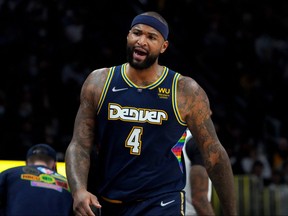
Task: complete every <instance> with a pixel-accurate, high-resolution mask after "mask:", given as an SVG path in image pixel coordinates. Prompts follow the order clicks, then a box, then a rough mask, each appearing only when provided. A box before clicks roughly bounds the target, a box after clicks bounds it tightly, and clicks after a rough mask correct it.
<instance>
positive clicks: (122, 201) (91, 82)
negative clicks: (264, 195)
mask: <svg viewBox="0 0 288 216" xmlns="http://www.w3.org/2000/svg"><path fill="white" fill-rule="evenodd" d="M111 28H112V29H113V27H111ZM168 34H169V28H168V24H167V22H166V20H165V19H164V18H163V17H162V16H161V15H160V14H158V13H156V12H151V11H150V12H146V13H142V14H140V15H137V16H136V17H135V18H134V19H133V21H132V23H131V28H130V31H129V32H128V35H127V62H126V63H123V64H121V65H117V66H113V67H110V68H101V69H97V70H95V71H93V72H92V73H91V74H90V75H89V76H88V77H87V79H86V80H85V82H84V84H83V86H82V89H81V94H80V106H79V109H78V112H77V115H76V119H75V124H74V132H73V137H72V140H71V142H70V144H69V146H68V148H67V151H66V156H65V160H66V173H67V178H68V182H69V185H70V187H71V192H72V194H73V198H74V204H73V207H74V213H75V215H94V213H93V208H91V206H94V207H96V208H97V209H101V212H102V216H111V215H113V216H118V215H119V216H138V215H141V216H148V215H165V216H168V215H171V216H172V215H173V216H177V215H179V216H180V215H184V213H185V193H184V191H183V189H184V187H185V182H186V180H185V164H184V161H183V157H182V148H183V145H184V141H185V138H186V128H187V127H188V128H189V130H190V131H191V133H192V134H193V136H194V138H195V140H196V142H197V143H198V147H199V150H200V152H201V153H202V156H203V159H204V162H205V167H206V169H207V171H208V174H209V176H210V178H211V180H212V182H213V184H214V186H215V189H216V190H217V193H218V196H219V199H220V202H221V204H222V208H223V212H224V214H225V215H235V214H236V201H235V193H234V182H233V173H232V168H231V164H230V160H229V157H228V155H227V152H226V151H225V149H224V148H223V146H222V145H221V143H220V141H219V139H218V137H217V135H216V132H215V128H214V125H213V122H212V120H211V110H210V106H209V100H208V98H207V95H206V93H205V91H204V90H203V89H202V88H201V87H200V86H199V85H198V84H197V82H195V80H193V79H192V78H190V77H186V76H182V75H181V74H179V73H177V72H175V71H173V70H171V69H170V68H168V67H166V66H163V65H160V64H158V57H159V55H160V54H162V53H164V52H165V51H166V49H167V48H168V45H169V42H168ZM94 147H96V148H97V154H98V155H97V169H95V172H96V173H95V175H96V178H97V179H96V180H95V185H96V192H95V193H93V194H92V193H91V192H90V191H88V190H87V182H88V175H89V169H90V160H91V159H90V157H91V151H92V149H93V148H94ZM91 172H92V171H91Z"/></svg>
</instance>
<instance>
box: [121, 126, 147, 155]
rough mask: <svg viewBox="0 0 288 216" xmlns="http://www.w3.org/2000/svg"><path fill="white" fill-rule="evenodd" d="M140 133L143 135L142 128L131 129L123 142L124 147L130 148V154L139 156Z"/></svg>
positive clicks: (140, 145)
mask: <svg viewBox="0 0 288 216" xmlns="http://www.w3.org/2000/svg"><path fill="white" fill-rule="evenodd" d="M142 133H143V128H142V127H133V128H132V130H131V131H130V133H129V135H128V137H127V139H126V141H125V147H127V148H130V154H133V155H140V153H141V147H142V141H141V136H142Z"/></svg>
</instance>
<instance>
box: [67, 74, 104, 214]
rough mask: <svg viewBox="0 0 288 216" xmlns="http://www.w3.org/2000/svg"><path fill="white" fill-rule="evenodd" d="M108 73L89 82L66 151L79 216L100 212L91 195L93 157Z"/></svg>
mask: <svg viewBox="0 0 288 216" xmlns="http://www.w3.org/2000/svg"><path fill="white" fill-rule="evenodd" d="M107 71H108V69H100V70H96V71H93V72H92V73H91V74H90V75H89V76H88V77H87V79H86V80H85V82H84V84H83V86H82V89H81V95H80V106H79V109H78V112H77V115H76V119H75V123H74V131H73V137H72V140H71V142H70V144H69V146H68V148H67V150H66V155H65V162H66V174H67V179H68V183H69V186H70V189H71V193H72V195H73V199H74V204H73V209H74V213H75V215H93V212H92V210H91V209H90V205H94V206H96V207H97V208H100V207H101V205H100V204H99V202H98V200H97V198H96V196H95V195H93V194H91V193H89V192H88V191H87V181H88V173H89V168H90V153H91V151H92V147H93V141H94V139H95V134H94V127H95V116H96V109H97V105H98V101H99V98H100V95H101V91H102V88H103V85H104V83H105V80H106V77H107Z"/></svg>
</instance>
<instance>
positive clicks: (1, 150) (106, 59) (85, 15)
mask: <svg viewBox="0 0 288 216" xmlns="http://www.w3.org/2000/svg"><path fill="white" fill-rule="evenodd" d="M147 10H155V11H158V12H160V13H161V14H162V15H163V16H164V17H165V18H166V20H167V21H168V23H169V25H170V35H169V41H170V46H169V48H168V50H167V52H166V53H165V54H164V55H163V56H161V57H160V63H161V64H165V65H167V66H168V67H170V68H171V69H174V70H175V71H177V72H180V73H182V74H183V75H187V76H191V77H193V78H194V79H195V80H196V81H197V82H198V83H199V84H200V85H201V86H202V87H203V88H204V89H205V91H206V92H207V94H208V97H209V99H210V103H211V109H212V111H213V116H212V119H213V121H214V123H215V126H216V129H217V132H218V136H219V138H220V140H221V142H222V144H223V146H224V147H225V148H226V150H227V152H228V153H229V156H230V159H231V164H232V166H233V172H234V174H235V176H236V177H238V176H239V177H241V176H243V175H244V176H247V175H249V176H252V175H253V176H256V178H257V179H258V180H259V183H257V184H256V185H257V187H258V186H259V185H260V186H261V185H262V186H263V187H265V188H275V185H281V186H285V188H286V187H287V185H288V133H287V132H288V121H287V120H288V114H287V108H288V107H287V106H288V105H287V101H286V99H287V93H288V61H287V60H288V41H287V39H288V38H287V36H288V13H287V11H288V1H287V0H277V1H272V0H270V1H269V0H261V1H260V0H233V1H232V0H177V1H172V0H150V1H149V0H134V1H132V0H126V1H124V0H122V1H112V0H105V1H103V2H101V3H100V2H99V1H95V0H94V1H90V0H86V1H75V0H69V1H68V0H0V159H1V160H24V159H25V153H26V151H27V150H28V148H29V147H30V146H31V145H34V144H36V143H48V144H50V145H52V146H53V147H54V148H55V149H56V150H57V151H58V160H59V161H63V160H64V154H65V150H66V148H67V146H68V144H69V142H70V140H71V136H72V130H73V124H74V118H75V115H76V112H77V109H78V105H79V94H80V88H81V86H82V83H83V81H84V80H85V78H86V77H87V75H88V74H89V73H90V72H91V71H93V70H94V69H97V68H100V67H110V66H114V65H118V64H122V63H124V62H126V50H125V48H126V36H127V33H128V31H129V27H130V23H131V21H132V19H133V17H134V16H135V15H137V14H138V13H141V12H144V11H147ZM241 179H242V180H241V182H242V181H243V182H245V181H244V180H243V178H242V177H241ZM258 180H257V181H258ZM247 181H248V182H250V181H252V180H251V179H250V178H249V179H248V180H247ZM253 182H254V180H253ZM238 183H239V181H238V180H237V185H239V184H240V183H239V184H238ZM245 184H246V183H243V185H244V186H243V185H242V186H243V187H249V188H251V187H252V186H251V185H250V186H249V185H248V186H247V184H246V185H245ZM240 186H241V184H240ZM240 186H239V187H240ZM253 188H254V187H253ZM269 190H270V189H269ZM241 191H243V190H241ZM282 191H283V190H282ZM261 192H262V191H261ZM287 194H288V193H287ZM246 195H247V193H246ZM276 195H277V194H276ZM276 195H275V194H274V195H273V196H276ZM271 196H272V195H271ZM285 196H286V197H287V195H286V194H285ZM285 196H284V197H285ZM250 198H251V197H250V196H249V199H250ZM257 199H258V198H257ZM259 199H261V200H262V201H263V200H265V199H266V201H267V200H269V199H270V195H269V197H268V198H267V197H266V198H265V197H260V198H259ZM285 199H286V198H285ZM285 199H284V201H285ZM246 200H247V199H246ZM274 200H275V199H273V201H274ZM281 200H283V197H282V198H281ZM262 201H261V202H262ZM286 201H287V199H286ZM267 202H268V201H267ZM259 203H260V201H259ZM268 203H270V201H269V202H268ZM277 203H278V204H279V202H277ZM286 203H287V202H286ZM270 204H271V203H270ZM241 205H242V204H241ZM243 205H244V204H243ZM247 205H248V204H247ZM271 205H272V204H271ZM273 205H274V207H273V206H272V207H271V208H269V209H272V210H273V211H274V212H273V213H275V214H277V212H276V211H280V210H279V209H278V208H279V207H277V208H276V207H275V206H277V205H276V204H275V203H274V204H273ZM278 206H279V205H278ZM246 207H247V206H246ZM246 207H245V208H243V209H248V210H247V211H250V212H249V213H251V212H252V213H253V214H254V215H257V214H258V213H255V209H252V208H250V207H249V206H248V207H247V208H246ZM260 207H261V206H260ZM260 207H259V209H260ZM277 209H278V210H277ZM272 210H271V211H272ZM257 211H258V210H257ZM281 211H283V209H281ZM266 212H269V213H271V212H270V210H269V211H268V210H266ZM260 213H263V211H262V212H260ZM260 213H259V214H260ZM278 213H279V212H278ZM279 214H281V212H280V213H279Z"/></svg>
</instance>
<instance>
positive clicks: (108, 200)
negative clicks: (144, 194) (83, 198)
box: [101, 196, 145, 204]
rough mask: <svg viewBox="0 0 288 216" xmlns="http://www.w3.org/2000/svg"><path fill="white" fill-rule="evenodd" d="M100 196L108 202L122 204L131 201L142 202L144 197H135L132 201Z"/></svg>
mask: <svg viewBox="0 0 288 216" xmlns="http://www.w3.org/2000/svg"><path fill="white" fill-rule="evenodd" d="M101 198H102V199H103V200H104V201H106V202H109V203H113V204H124V203H131V202H142V201H144V200H145V199H136V200H132V201H123V200H116V199H109V198H107V197H104V196H101Z"/></svg>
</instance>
